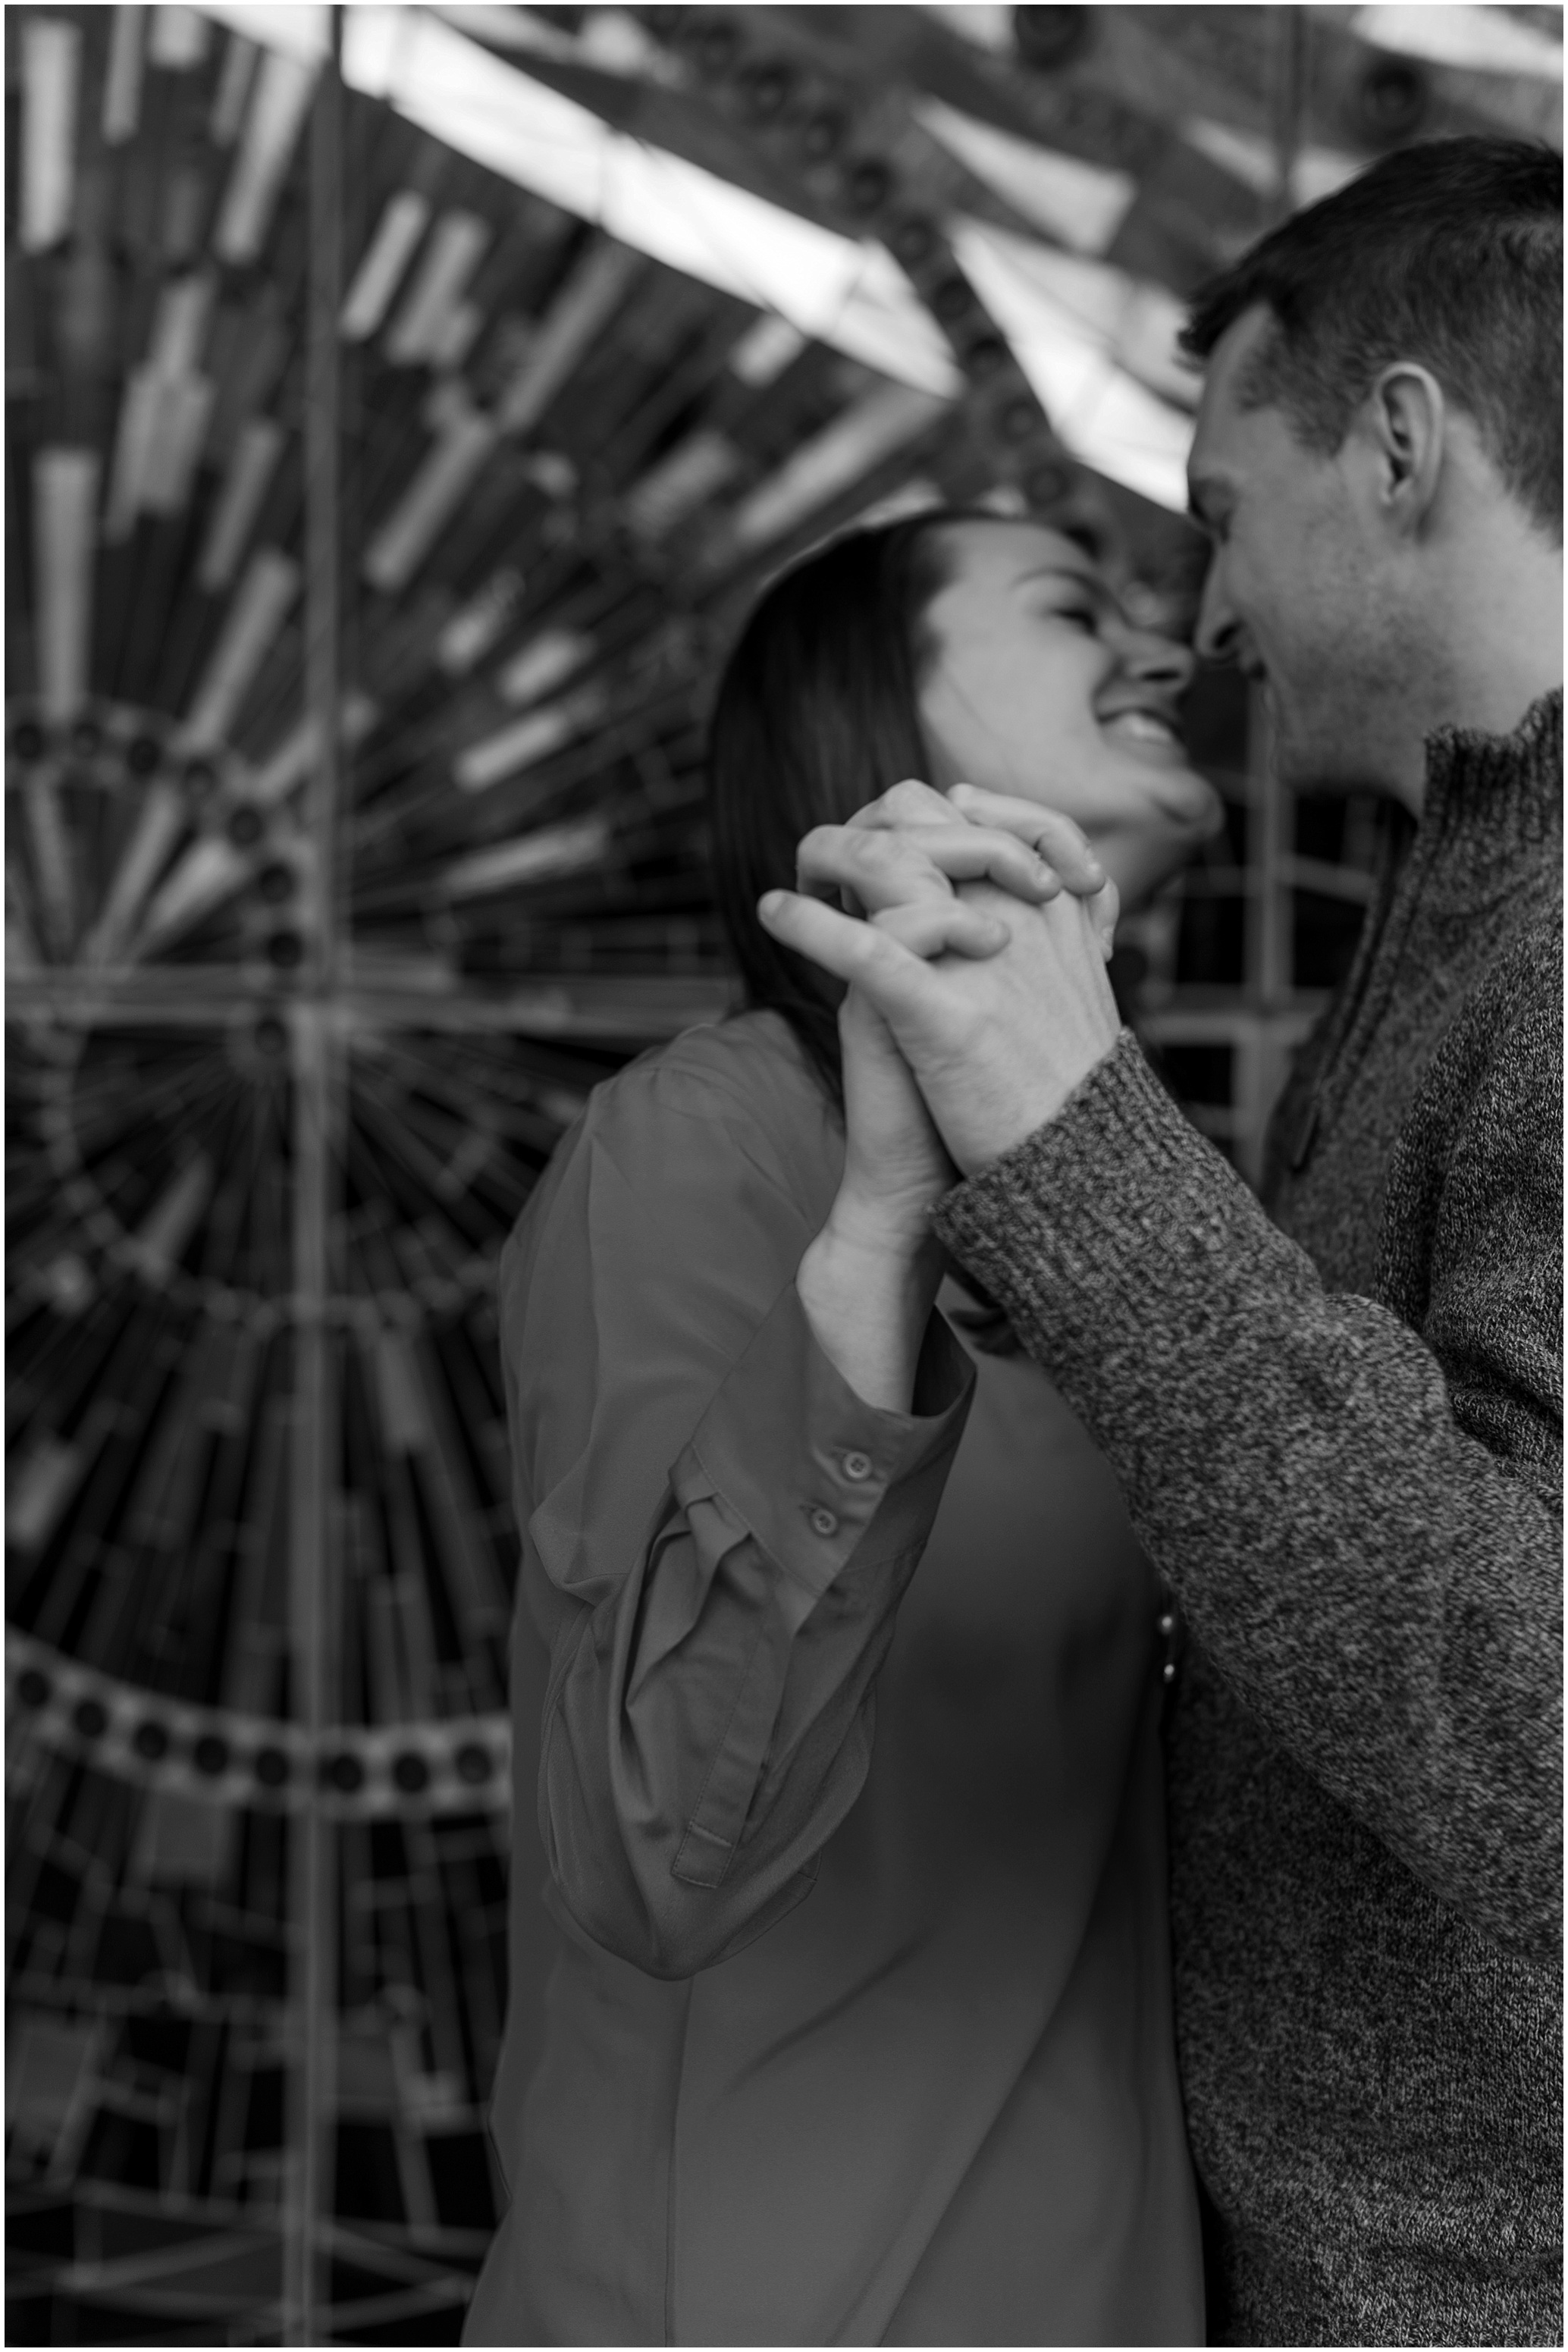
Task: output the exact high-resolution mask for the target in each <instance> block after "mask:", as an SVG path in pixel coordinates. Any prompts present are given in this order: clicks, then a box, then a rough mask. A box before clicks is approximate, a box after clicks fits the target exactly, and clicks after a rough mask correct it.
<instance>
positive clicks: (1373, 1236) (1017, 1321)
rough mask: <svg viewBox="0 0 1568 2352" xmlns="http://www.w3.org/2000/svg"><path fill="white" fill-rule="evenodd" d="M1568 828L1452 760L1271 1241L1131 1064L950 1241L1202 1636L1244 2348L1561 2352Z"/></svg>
mask: <svg viewBox="0 0 1568 2352" xmlns="http://www.w3.org/2000/svg"><path fill="white" fill-rule="evenodd" d="M1561 793H1562V698H1561V696H1560V695H1557V696H1553V697H1552V698H1549V699H1548V700H1546V701H1544V702H1542V703H1539V704H1537V705H1536V706H1535V707H1534V709H1532V710H1531V712H1530V714H1529V715H1528V717H1527V719H1525V721H1524V723H1523V725H1522V726H1521V729H1520V730H1519V731H1518V732H1517V734H1515V735H1513V736H1510V737H1508V738H1506V739H1495V738H1489V737H1481V736H1469V735H1463V734H1458V733H1446V734H1443V735H1440V736H1438V737H1436V738H1435V739H1434V740H1433V742H1432V744H1431V746H1430V747H1429V763H1428V789H1427V798H1426V809H1425V813H1424V814H1423V816H1422V819H1421V822H1420V824H1419V825H1418V826H1416V827H1415V828H1412V827H1411V826H1410V825H1409V824H1408V823H1407V822H1405V823H1404V824H1403V829H1402V831H1401V832H1399V833H1396V834H1395V835H1393V836H1392V837H1391V840H1390V844H1389V849H1388V855H1387V856H1386V858H1385V863H1384V876H1383V879H1382V883H1381V887H1380V890H1379V895H1378V898H1377V902H1376V904H1375V905H1374V907H1373V913H1372V915H1371V918H1370V919H1369V921H1368V924H1367V927H1366V931H1365V934H1364V936H1363V942H1362V946H1361V950H1360V952H1359V955H1358V959H1357V962H1356V965H1355V968H1354V970H1353V971H1352V974H1351V976H1350V979H1349V981H1348V982H1347V983H1346V985H1345V987H1344V989H1343V990H1342V992H1341V993H1340V995H1339V997H1338V998H1337V999H1336V1001H1335V1003H1334V1005H1333V1006H1332V1007H1331V1011H1330V1013H1329V1014H1328V1016H1327V1017H1326V1019H1325V1021H1324V1023H1323V1024H1322V1025H1321V1028H1320V1030H1319V1032H1318V1034H1317V1035H1316V1036H1315V1037H1314V1039H1313V1040H1312V1042H1311V1044H1310V1046H1309V1048H1308V1049H1307V1052H1306V1054H1305V1055H1304V1056H1303V1058H1302V1063H1301V1066H1300V1068H1299V1070H1298V1072H1297V1074H1296V1076H1295V1077H1294V1079H1293V1081H1292V1083H1291V1086H1290V1087H1289V1090H1288V1092H1287V1095H1286V1098H1285V1100H1284V1102H1283V1104H1282V1105H1281V1108H1280V1112H1279V1117H1278V1118H1277V1119H1276V1122H1275V1127H1274V1131H1273V1139H1272V1142H1271V1149H1270V1176H1269V1182H1268V1187H1267V1188H1266V1197H1267V1198H1268V1202H1269V1206H1270V1208H1271V1210H1272V1213H1273V1217H1274V1219H1275V1220H1276V1222H1274V1223H1270V1221H1269V1219H1268V1216H1266V1215H1265V1213H1264V1212H1263V1210H1262V1209H1261V1208H1260V1207H1259V1206H1258V1203H1257V1202H1256V1201H1255V1200H1254V1199H1253V1197H1252V1196H1251V1194H1250V1193H1249V1192H1247V1190H1246V1189H1245V1187H1244V1186H1243V1185H1242V1184H1241V1183H1240V1182H1239V1181H1238V1180H1237V1178H1236V1177H1235V1176H1234V1175H1233V1173H1232V1172H1231V1171H1230V1169H1229V1167H1228V1166H1227V1165H1226V1162H1225V1161H1224V1160H1223V1159H1222V1158H1221V1156H1220V1155H1219V1154H1218V1153H1217V1152H1216V1151H1215V1150H1213V1149H1212V1148H1211V1147H1210V1146H1209V1145H1208V1144H1206V1143H1205V1142H1204V1141H1203V1139H1201V1138H1200V1137H1199V1136H1197V1135H1196V1134H1195V1133H1194V1130H1193V1129H1191V1128H1190V1127H1189V1126H1188V1124H1187V1123H1186V1121H1185V1120H1184V1119H1183V1118H1181V1116H1180V1115H1179V1113H1178V1112H1177V1111H1176V1109H1175V1108H1174V1107H1173V1105H1172V1104H1171V1103H1170V1102H1169V1101H1168V1099H1167V1098H1166V1097H1165V1096H1164V1095H1163V1093H1162V1091H1161V1089H1160V1087H1158V1085H1157V1084H1156V1083H1155V1081H1154V1080H1153V1078H1152V1075H1151V1073H1150V1072H1149V1069H1148V1067H1147V1065H1146V1064H1145V1063H1144V1062H1143V1060H1142V1056H1141V1055H1140V1054H1139V1052H1138V1050H1137V1048H1136V1046H1135V1045H1133V1043H1132V1042H1131V1038H1130V1037H1128V1036H1126V1035H1124V1036H1123V1037H1122V1039H1121V1043H1120V1044H1119V1045H1118V1046H1117V1048H1116V1050H1115V1052H1114V1053H1113V1054H1112V1055H1110V1058H1109V1059H1108V1060H1107V1061H1106V1062H1104V1063H1103V1064H1102V1065H1101V1066H1100V1068H1099V1069H1098V1070H1097V1071H1096V1072H1095V1073H1094V1074H1093V1075H1092V1076H1091V1077H1090V1078H1089V1080H1088V1081H1087V1082H1086V1083H1085V1085H1084V1086H1083V1087H1080V1088H1079V1091H1078V1093H1077V1094H1076V1095H1075V1096H1074V1097H1073V1098H1072V1100H1071V1101H1070V1102H1069V1104H1068V1107H1067V1108H1066V1109H1065V1110H1064V1111H1063V1113H1062V1114H1061V1116H1060V1117H1059V1118H1057V1119H1056V1120H1055V1121H1053V1122H1052V1123H1051V1125H1049V1126H1048V1127H1047V1128H1044V1129H1041V1130H1040V1131H1039V1132H1038V1133H1037V1134H1036V1135H1035V1136H1033V1137H1031V1138H1030V1139H1029V1140H1028V1141H1027V1142H1026V1143H1025V1144H1023V1145H1022V1146H1021V1147H1020V1148H1019V1149H1018V1150H1016V1151H1014V1152H1012V1153H1011V1154H1009V1155H1008V1157H1007V1158H1006V1159H1005V1160H1002V1161H1000V1162H998V1163H997V1165H996V1166H995V1167H994V1168H992V1169H989V1170H987V1171H985V1173H984V1175H982V1176H981V1177H979V1178H977V1179H975V1180H974V1181H972V1182H970V1183H967V1184H964V1185H963V1186H961V1187H960V1188H959V1189H958V1190H957V1191H956V1192H953V1193H952V1194H951V1195H950V1196H949V1197H948V1199H947V1201H946V1202H944V1203H943V1204H942V1210H941V1212H940V1213H939V1218H938V1223H939V1227H940V1230H941V1231H942V1234H943V1236H944V1238H945V1239H946V1241H947V1242H948V1244H949V1245H950V1247H951V1248H952V1250H953V1251H954V1253H955V1254H956V1255H958V1256H959V1257H960V1258H961V1259H962V1260H963V1263H964V1264H965V1265H968V1266H969V1267H970V1268H971V1269H972V1270H973V1273H974V1274H975V1275H977V1276H979V1278H980V1279H981V1280H982V1281H983V1282H984V1284H985V1286H986V1287H987V1288H988V1289H989V1290H990V1291H991V1292H992V1293H993V1295H994V1296H995V1297H998V1298H999V1299H1001V1300H1002V1301H1003V1303H1004V1304H1005V1307H1006V1308H1007V1310H1008V1312H1009V1314H1010V1316H1011V1318H1012V1320H1013V1324H1014V1327H1015V1328H1016V1331H1017V1332H1018V1334H1019V1336H1020V1338H1021V1339H1023V1341H1024V1344H1025V1345H1026V1347H1027V1348H1028V1349H1029V1351H1030V1353H1031V1354H1033V1355H1034V1356H1036V1357H1037V1360H1039V1361H1040V1362H1041V1363H1042V1364H1043V1365H1044V1366H1045V1367H1046V1369H1047V1371H1049V1372H1050V1374H1051V1375H1052V1377H1053V1378H1054V1379H1055V1380H1056V1381H1058V1383H1059V1385H1060V1387H1061V1388H1062V1389H1063V1391H1065V1392H1066V1394H1067V1396H1068V1399H1069V1401H1070V1402H1072V1403H1073V1405H1074V1406H1075V1407H1076V1408H1077V1410H1078V1412H1079V1414H1080V1415H1081V1417H1082V1418H1083V1420H1084V1421H1085V1422H1086V1423H1088V1425H1089V1429H1090V1430H1091V1432H1092V1433H1093V1434H1094V1436H1095V1437H1096V1439H1097V1440H1098V1442H1099V1444H1100V1446H1101V1447H1102V1448H1103V1450H1104V1452H1105V1453H1106V1454H1107V1455H1108V1456H1109V1457H1110V1461H1111V1463H1112V1464H1113V1465H1114V1466H1115V1468H1116V1470H1117V1473H1118V1475H1119V1476H1120V1478H1121V1484H1122V1487H1123V1490H1124V1493H1125V1495H1126V1497H1127V1500H1128V1503H1129V1505H1130V1507H1131V1514H1132V1517H1133V1520H1134V1522H1135V1524H1136V1525H1137V1528H1138V1529H1139V1532H1140V1534H1141V1535H1142V1538H1143V1540H1144V1542H1145V1543H1146V1545H1147V1547H1148V1549H1149V1550H1150V1552H1151V1553H1152V1555H1153V1557H1154V1559H1156V1561H1158V1562H1159V1563H1160V1565H1161V1566H1162V1567H1163V1569H1164V1570H1165V1572H1166V1574H1167V1575H1168V1576H1169V1577H1170V1579H1171V1580H1172V1582H1173V1584H1174V1586H1175V1588H1176V1590H1177V1591H1178V1593H1179V1595H1180V1600H1181V1604H1182V1611H1183V1615H1184V1621H1185V1624H1186V1627H1187V1640H1186V1645H1185V1651H1184V1657H1183V1660H1182V1664H1181V1666H1180V1670H1179V1675H1178V1683H1177V1694H1178V1695H1177V1704H1176V1707H1175V1712H1174V1716H1173V1726H1172V1738H1171V1756H1170V1804H1171V1814H1172V1839H1173V1856H1172V1871H1173V1888H1172V1903H1173V1926H1174V1943H1175V1962H1176V1990H1177V2029H1178V2035H1179V2042H1180V2052H1181V2060H1182V2067H1183V2074H1184V2086H1185V2093H1186V2099H1187V2106H1188V2121H1189V2128H1190V2132H1191V2136H1192V2141H1193V2147H1194V2154H1195V2157H1196V2158H1197V2163H1198V2167H1199V2170H1200V2172H1201V2174H1202V2177H1203V2179H1204V2182H1205V2187H1206V2189H1207V2192H1208V2195H1209V2197H1210V2199H1211V2200H1212V2202H1213V2205H1214V2208H1215V2216H1216V2221H1215V2248H1214V2255H1215V2259H1214V2263H1213V2265H1212V2276H1211V2301H1212V2308H1211V2314H1210V2333H1211V2340H1213V2341H1216V2342H1220V2343H1245V2342H1255V2343H1289V2344H1369V2343H1431V2342H1437V2343H1487V2344H1512V2343H1551V2342H1560V2341H1561V2339H1562V2257H1561V2223H1562V2191H1563V2175H1562V2148H1561V2117H1562V2095H1563V2094H1562V2042H1561V1987H1562V1976H1561V1953H1562V1940H1561V1937H1562V1911H1561V1905H1562V1896H1561V1882H1562V1820H1563V1795H1562V1750H1561V1729H1560V1719H1559V1718H1560V1713H1561V1695H1562V1686H1563V1667H1562V1635H1561V1624H1562V1619H1561V1518H1562V1380H1561V1361H1562V1232H1563V1225H1562V1213H1563V1198H1562V1136H1563V1126H1562V977H1561V975H1562V950H1561V934H1562V807H1561Z"/></svg>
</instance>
